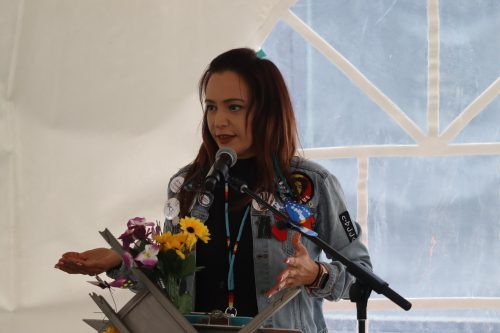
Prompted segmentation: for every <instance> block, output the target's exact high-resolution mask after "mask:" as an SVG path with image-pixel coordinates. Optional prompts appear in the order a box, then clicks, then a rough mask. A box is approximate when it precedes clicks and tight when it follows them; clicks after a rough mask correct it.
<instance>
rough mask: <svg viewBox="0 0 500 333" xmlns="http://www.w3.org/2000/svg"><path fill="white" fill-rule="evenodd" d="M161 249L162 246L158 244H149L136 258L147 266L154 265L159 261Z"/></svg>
mask: <svg viewBox="0 0 500 333" xmlns="http://www.w3.org/2000/svg"><path fill="white" fill-rule="evenodd" d="M158 251H160V247H159V246H158V245H156V244H147V245H146V246H145V247H144V251H142V252H141V253H139V254H138V255H137V257H135V260H137V261H139V262H141V263H142V264H143V265H144V266H145V267H149V268H151V267H154V266H155V265H156V263H157V262H158V257H157V256H156V255H157V254H158Z"/></svg>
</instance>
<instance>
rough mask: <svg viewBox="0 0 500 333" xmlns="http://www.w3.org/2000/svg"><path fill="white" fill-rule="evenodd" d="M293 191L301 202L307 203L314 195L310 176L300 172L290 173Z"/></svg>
mask: <svg viewBox="0 0 500 333" xmlns="http://www.w3.org/2000/svg"><path fill="white" fill-rule="evenodd" d="M292 186H293V192H294V193H295V195H296V198H297V200H298V201H300V202H301V203H308V202H309V201H311V199H312V197H313V195H314V185H313V182H312V180H311V178H310V177H309V176H308V175H306V174H305V173H302V172H294V173H293V174H292Z"/></svg>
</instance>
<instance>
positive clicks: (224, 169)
mask: <svg viewBox="0 0 500 333" xmlns="http://www.w3.org/2000/svg"><path fill="white" fill-rule="evenodd" d="M237 159H238V156H237V155H236V152H235V151H234V150H233V149H231V148H228V147H224V148H220V149H219V150H218V151H217V154H215V162H214V164H213V165H212V168H210V171H208V173H207V176H206V177H205V182H204V189H205V190H206V191H210V192H212V191H213V190H214V189H215V185H217V183H218V182H220V181H221V179H225V178H226V177H227V173H228V171H229V168H230V167H232V166H233V165H234V164H235V163H236V160H237ZM221 176H222V178H221Z"/></svg>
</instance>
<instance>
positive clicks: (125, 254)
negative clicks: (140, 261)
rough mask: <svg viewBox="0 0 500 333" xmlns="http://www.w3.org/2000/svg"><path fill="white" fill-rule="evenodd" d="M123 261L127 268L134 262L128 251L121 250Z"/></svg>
mask: <svg viewBox="0 0 500 333" xmlns="http://www.w3.org/2000/svg"><path fill="white" fill-rule="evenodd" d="M122 259H123V263H124V264H125V266H127V268H130V267H132V263H133V262H134V257H132V255H131V254H130V253H129V252H123V257H122Z"/></svg>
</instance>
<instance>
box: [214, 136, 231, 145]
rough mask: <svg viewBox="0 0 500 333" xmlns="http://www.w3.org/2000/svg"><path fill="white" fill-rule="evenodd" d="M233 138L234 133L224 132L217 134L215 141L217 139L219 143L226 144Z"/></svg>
mask: <svg viewBox="0 0 500 333" xmlns="http://www.w3.org/2000/svg"><path fill="white" fill-rule="evenodd" d="M233 139H234V135H226V134H222V135H217V141H219V143H220V144H221V145H227V144H228V143H229V142H231V140H233Z"/></svg>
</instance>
